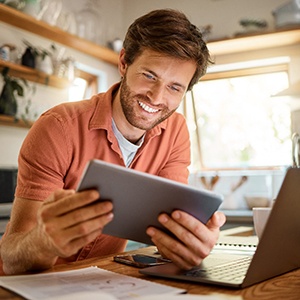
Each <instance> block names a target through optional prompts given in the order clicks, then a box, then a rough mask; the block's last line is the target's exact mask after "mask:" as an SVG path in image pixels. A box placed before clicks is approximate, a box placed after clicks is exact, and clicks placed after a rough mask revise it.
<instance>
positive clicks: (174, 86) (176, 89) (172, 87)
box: [169, 85, 180, 92]
mask: <svg viewBox="0 0 300 300" xmlns="http://www.w3.org/2000/svg"><path fill="white" fill-rule="evenodd" d="M169 88H170V89H171V90H172V91H174V92H179V91H180V88H179V87H178V86H176V85H169Z"/></svg>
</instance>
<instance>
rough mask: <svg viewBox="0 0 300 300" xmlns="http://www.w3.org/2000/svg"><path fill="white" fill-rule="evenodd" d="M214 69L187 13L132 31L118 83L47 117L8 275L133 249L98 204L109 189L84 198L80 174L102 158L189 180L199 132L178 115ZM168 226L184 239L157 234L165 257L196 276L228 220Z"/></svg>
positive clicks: (17, 206)
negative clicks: (114, 232) (108, 228)
mask: <svg viewBox="0 0 300 300" xmlns="http://www.w3.org/2000/svg"><path fill="white" fill-rule="evenodd" d="M209 62H210V58H209V53H208V50H207V48H206V45H205V43H204V42H203V40H202V38H201V34H200V32H199V31H198V29H197V28H196V27H195V26H194V25H192V24H191V23H190V22H189V21H188V19H187V18H186V17H185V15H184V14H182V13H180V12H178V11H174V10H156V11H153V12H150V13H149V14H146V15H145V16H142V17H140V18H139V19H137V20H136V21H135V22H134V23H133V24H132V25H131V26H130V27H129V29H128V32H127V35H126V37H125V41H124V48H123V49H122V51H121V52H120V57H119V64H118V69H119V72H120V75H121V78H122V79H121V81H120V82H119V83H118V84H115V85H114V86H112V87H111V88H110V90H108V91H107V92H106V93H103V94H98V95H95V96H94V97H92V99H90V100H86V101H81V102H76V103H65V104H62V105H59V106H57V107H54V108H53V109H50V110H49V111H47V112H46V113H44V114H43V115H42V116H41V117H40V118H39V120H38V121H37V122H36V123H35V125H34V126H33V127H32V129H31V130H30V132H29V134H28V136H27V137H26V139H25V141H24V143H23V145H22V148H21V150H20V155H19V172H18V182H17V188H16V193H15V200H14V205H13V210H12V215H11V221H10V224H9V226H8V228H7V230H6V233H5V235H4V237H3V239H2V243H1V258H2V261H3V270H4V272H5V273H6V274H19V273H22V272H25V271H28V270H41V269H46V268H49V267H51V266H53V265H54V264H58V263H64V262H68V261H75V260H82V259H85V258H90V257H95V256H101V255H105V254H108V253H117V252H120V251H123V250H124V248H125V246H126V241H125V240H122V239H119V238H116V237H111V236H107V235H103V234H101V232H102V229H103V227H104V226H105V225H106V224H107V223H108V222H110V221H111V220H112V219H113V204H112V202H110V201H103V202H100V203H99V202H96V201H95V200H97V199H98V198H99V197H100V198H101V191H100V194H99V192H98V191H95V190H90V191H84V192H80V193H77V192H75V191H74V189H76V186H77V184H78V182H79V179H80V175H81V173H82V171H83V169H84V167H85V165H86V163H87V161H88V160H90V159H93V158H96V159H102V160H105V161H108V162H111V163H115V164H118V165H122V166H126V167H129V168H132V169H136V170H140V171H144V172H148V173H151V174H155V175H158V176H162V177H166V178H169V179H172V180H177V181H180V182H184V183H187V180H188V166H189V164H190V142H189V135H188V130H187V126H186V123H185V120H184V118H183V116H182V115H180V114H178V113H176V112H175V110H176V109H177V107H178V106H179V104H180V102H181V100H182V98H183V97H184V95H185V93H186V91H187V90H189V89H191V88H192V86H193V84H195V83H196V82H197V81H198V80H199V78H200V77H201V76H202V75H203V74H204V73H205V72H206V68H207V64H208V63H209ZM116 188H118V187H117V186H116ZM45 199H46V200H45ZM103 200H104V199H103ZM112 200H113V199H112ZM158 220H159V222H160V223H161V224H162V225H163V226H165V227H166V228H168V229H169V230H170V231H171V232H172V233H173V234H174V235H175V236H177V238H178V239H179V240H178V239H174V238H172V237H171V236H168V235H166V234H165V233H164V232H162V231H159V230H158V229H156V228H153V227H149V228H148V229H147V234H148V235H149V236H150V237H151V238H152V241H153V242H154V243H155V245H156V246H157V248H158V250H159V251H160V253H161V254H162V255H163V256H166V257H168V258H169V259H172V260H173V261H174V262H175V263H176V264H177V265H179V266H180V267H181V268H183V269H189V268H191V267H193V266H195V265H198V264H200V263H201V261H202V260H203V258H205V257H206V256H207V255H208V254H209V252H210V250H211V248H212V247H213V245H214V244H215V242H216V240H217V237H218V234H219V227H220V226H222V225H223V223H224V222H225V217H224V215H223V214H221V213H215V214H214V215H213V217H212V218H211V220H209V222H208V224H206V225H204V224H202V223H201V222H199V221H198V220H196V219H195V218H193V217H192V216H190V215H188V214H187V213H184V212H182V211H178V210H177V211H174V212H173V213H172V215H166V214H161V215H160V216H158Z"/></svg>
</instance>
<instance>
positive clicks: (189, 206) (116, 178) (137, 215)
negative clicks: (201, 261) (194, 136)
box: [77, 160, 222, 245]
mask: <svg viewBox="0 0 300 300" xmlns="http://www.w3.org/2000/svg"><path fill="white" fill-rule="evenodd" d="M91 188H96V189H97V190H98V191H99V192H100V195H101V198H102V199H110V200H111V201H112V202H113V205H114V219H113V221H112V222H110V223H109V224H108V225H106V226H105V228H104V230H103V233H105V234H108V235H112V236H116V237H120V238H124V239H129V240H133V241H137V242H141V243H145V244H149V245H152V244H153V243H152V241H151V239H150V237H149V236H148V235H147V234H146V229H147V227H148V226H150V225H151V226H155V227H157V228H160V229H162V230H163V231H165V232H168V231H167V230H166V229H165V228H164V227H162V225H160V223H159V222H158V221H157V217H158V215H159V214H160V213H162V212H165V213H168V214H170V213H171V212H172V211H173V210H175V209H180V210H183V211H185V212H187V213H189V214H191V215H193V216H194V217H196V218H197V219H199V220H200V221H201V222H203V223H206V222H207V221H208V220H209V219H210V217H211V216H212V214H213V213H214V212H215V211H216V210H217V209H218V208H219V206H220V204H221V203H222V196H221V195H219V194H215V193H213V192H210V191H206V190H203V189H198V188H194V187H192V186H189V185H187V184H183V183H178V182H176V181H173V180H169V179H166V178H162V177H159V176H154V175H150V174H147V173H144V172H140V171H136V170H132V169H128V168H125V167H121V166H118V165H114V164H111V163H107V162H103V161H100V160H91V161H90V162H89V163H88V164H87V166H86V169H85V171H84V173H83V176H82V178H81V180H80V183H79V185H78V188H77V190H78V191H82V190H86V189H91ZM168 233H169V234H170V232H168Z"/></svg>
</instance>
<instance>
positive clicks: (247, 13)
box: [124, 0, 289, 39]
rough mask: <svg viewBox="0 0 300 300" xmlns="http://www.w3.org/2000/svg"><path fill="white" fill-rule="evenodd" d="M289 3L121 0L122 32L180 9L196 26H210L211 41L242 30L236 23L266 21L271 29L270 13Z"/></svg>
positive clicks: (276, 0) (266, 0)
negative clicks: (161, 11) (155, 13)
mask: <svg viewBox="0 0 300 300" xmlns="http://www.w3.org/2000/svg"><path fill="white" fill-rule="evenodd" d="M287 2H289V1H288V0H251V1H249V0H184V1H183V0H163V1H161V0H152V1H141V0H124V3H125V6H124V7H125V8H126V9H125V10H124V29H125V28H127V27H128V25H129V24H130V23H131V22H132V20H134V19H136V18H137V17H139V16H140V15H142V14H144V13H147V12H148V11H151V10H153V9H157V8H175V9H179V10H181V11H182V12H184V13H185V14H187V16H188V17H189V18H190V20H191V21H192V23H194V24H195V25H197V26H205V25H207V24H211V25H212V35H211V38H212V39H218V38H224V37H232V35H234V34H235V33H236V32H239V31H241V30H242V27H241V26H240V25H239V20H240V19H242V18H251V19H255V20H259V19H265V20H266V21H267V22H268V24H269V27H270V29H271V28H274V18H273V16H272V11H273V10H274V9H276V8H277V7H279V6H281V5H282V4H285V3H287Z"/></svg>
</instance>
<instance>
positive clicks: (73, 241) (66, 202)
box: [38, 190, 113, 257]
mask: <svg viewBox="0 0 300 300" xmlns="http://www.w3.org/2000/svg"><path fill="white" fill-rule="evenodd" d="M99 197H100V195H99V193H98V192H97V191H96V190H88V191H83V192H80V193H75V191H72V190H58V191H56V192H54V193H53V194H52V195H51V196H50V197H49V198H48V199H47V200H46V201H45V203H44V204H43V205H42V207H41V209H40V211H39V213H38V224H39V228H40V232H41V235H42V236H44V238H45V243H46V244H47V245H48V247H49V249H52V250H51V251H52V252H53V253H56V254H57V255H58V256H62V257H66V256H70V255H72V254H74V253H76V252H77V251H78V250H79V249H80V248H82V247H83V246H84V245H86V244H87V243H89V242H91V241H92V240H93V239H95V238H96V237H97V236H98V235H99V234H101V232H102V230H103V228H104V226H105V225H106V224H107V223H109V222H110V221H111V220H112V219H113V213H112V209H113V205H112V203H111V202H110V201H102V202H100V201H96V200H98V199H99Z"/></svg>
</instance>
